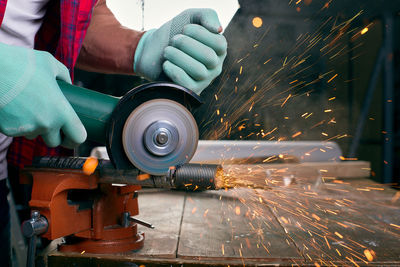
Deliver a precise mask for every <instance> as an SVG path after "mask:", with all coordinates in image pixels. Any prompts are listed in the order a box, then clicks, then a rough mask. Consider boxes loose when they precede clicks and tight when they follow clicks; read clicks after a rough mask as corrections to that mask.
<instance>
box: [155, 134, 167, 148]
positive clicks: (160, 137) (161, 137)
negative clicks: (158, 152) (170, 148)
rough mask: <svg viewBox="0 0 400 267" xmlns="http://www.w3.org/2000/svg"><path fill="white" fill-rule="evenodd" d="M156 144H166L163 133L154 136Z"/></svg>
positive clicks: (165, 136)
mask: <svg viewBox="0 0 400 267" xmlns="http://www.w3.org/2000/svg"><path fill="white" fill-rule="evenodd" d="M156 141H157V144H159V145H165V144H166V143H167V142H168V135H167V133H165V132H161V133H158V134H157V136H156Z"/></svg>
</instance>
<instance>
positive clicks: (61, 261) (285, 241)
mask: <svg viewBox="0 0 400 267" xmlns="http://www.w3.org/2000/svg"><path fill="white" fill-rule="evenodd" d="M266 179H267V182H268V187H269V188H267V189H262V190H261V189H249V188H245V189H244V188H242V189H233V190H228V191H225V190H219V191H208V192H195V193H185V192H178V191H162V190H153V189H152V190H142V191H141V192H140V193H139V207H140V216H138V217H139V218H141V219H143V220H145V221H149V222H151V223H153V224H154V225H155V226H156V229H154V230H152V229H147V228H141V230H142V231H144V232H145V235H146V237H145V245H144V247H143V249H141V250H140V251H137V252H131V253H122V254H113V255H90V254H87V253H83V254H80V253H70V254H65V253H60V252H57V251H55V250H54V249H51V248H52V247H51V246H50V247H49V249H48V251H47V256H48V258H47V261H48V265H49V266H72V265H73V266H83V265H84V266H86V265H91V266H92V265H93V266H135V265H134V264H138V265H145V266H154V265H161V266H171V265H172V266H181V265H180V264H182V263H184V264H185V266H189V265H205V266H210V265H222V266H226V265H230V266H234V265H238V266H243V265H246V266H251V265H263V266H265V265H276V264H280V265H289V266H291V265H310V266H319V265H320V266H323V265H349V266H357V265H366V264H368V265H383V264H384V265H400V193H399V192H398V191H395V190H393V189H390V188H389V187H388V186H383V185H380V184H377V183H374V182H372V181H371V180H368V179H360V178H357V179H349V178H347V179H335V178H332V177H321V176H318V177H317V176H315V177H310V176H307V178H301V177H296V178H293V177H292V176H285V177H283V176H282V177H280V178H279V177H267V178H266ZM53 248H54V246H53Z"/></svg>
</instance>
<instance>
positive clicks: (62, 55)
mask: <svg viewBox="0 0 400 267" xmlns="http://www.w3.org/2000/svg"><path fill="white" fill-rule="evenodd" d="M96 2H97V0H59V1H55V0H54V1H50V3H49V6H48V10H47V12H46V15H45V17H44V19H43V25H42V27H41V28H40V30H39V32H38V33H37V35H36V38H35V49H38V50H45V51H48V52H50V53H51V54H53V55H54V56H55V57H56V58H57V59H58V60H59V61H61V62H62V63H63V64H64V65H65V66H67V68H68V69H69V71H70V73H71V77H73V69H74V65H75V62H76V60H77V58H78V55H79V51H80V49H81V46H82V42H83V38H84V37H85V34H86V31H87V28H88V26H89V22H90V19H91V16H92V11H93V7H94V5H95V3H96ZM6 5H7V0H0V26H1V22H2V21H3V17H4V13H5V11H6ZM21 8H22V7H21ZM68 153H70V151H68V150H66V149H63V148H60V147H59V148H48V147H46V145H45V144H44V142H43V140H42V139H41V138H40V137H39V138H36V139H35V140H27V139H25V138H22V137H18V138H14V141H13V143H12V144H11V146H10V148H9V152H8V156H7V157H8V162H9V164H11V165H13V166H17V167H20V168H23V167H24V166H25V165H28V164H31V163H32V159H33V157H34V156H45V155H60V154H61V155H66V154H68Z"/></svg>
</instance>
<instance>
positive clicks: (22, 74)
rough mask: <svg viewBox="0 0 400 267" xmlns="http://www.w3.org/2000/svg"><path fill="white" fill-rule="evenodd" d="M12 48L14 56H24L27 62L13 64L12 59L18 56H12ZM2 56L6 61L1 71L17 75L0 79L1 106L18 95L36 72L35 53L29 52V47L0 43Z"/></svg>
mask: <svg viewBox="0 0 400 267" xmlns="http://www.w3.org/2000/svg"><path fill="white" fill-rule="evenodd" d="M10 50H12V54H13V55H14V56H17V57H22V58H24V61H26V62H27V64H25V65H24V66H18V65H15V64H12V61H15V60H16V58H14V57H13V56H10ZM0 58H1V60H2V62H3V63H5V64H2V66H3V67H2V70H1V71H2V72H4V73H7V74H8V76H15V77H12V78H14V79H0V108H2V107H4V106H6V105H7V104H8V103H10V102H11V101H12V100H13V99H14V98H15V97H17V96H18V95H19V94H20V93H21V92H22V91H23V90H24V89H25V87H26V86H27V84H28V82H29V80H30V79H31V77H32V75H33V74H34V72H35V70H34V68H33V66H34V65H35V64H34V63H35V55H34V54H33V53H29V51H28V50H27V49H23V48H20V47H14V46H9V45H6V44H3V43H0ZM21 68H22V69H21ZM14 74H17V75H14Z"/></svg>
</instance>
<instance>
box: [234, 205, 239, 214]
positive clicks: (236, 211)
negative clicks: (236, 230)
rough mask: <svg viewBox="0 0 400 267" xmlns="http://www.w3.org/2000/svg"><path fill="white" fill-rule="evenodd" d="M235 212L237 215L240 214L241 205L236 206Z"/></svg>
mask: <svg viewBox="0 0 400 267" xmlns="http://www.w3.org/2000/svg"><path fill="white" fill-rule="evenodd" d="M235 213H236V215H240V207H239V206H236V208H235Z"/></svg>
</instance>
